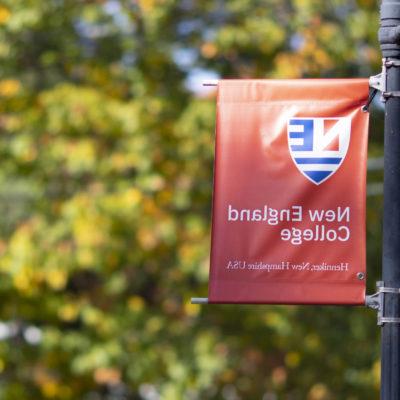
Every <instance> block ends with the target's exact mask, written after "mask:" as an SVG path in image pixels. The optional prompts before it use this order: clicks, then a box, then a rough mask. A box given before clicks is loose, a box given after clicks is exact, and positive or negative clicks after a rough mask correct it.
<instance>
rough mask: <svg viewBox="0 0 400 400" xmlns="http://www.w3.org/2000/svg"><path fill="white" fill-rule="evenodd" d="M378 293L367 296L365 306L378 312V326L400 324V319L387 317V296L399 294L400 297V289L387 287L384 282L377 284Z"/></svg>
mask: <svg viewBox="0 0 400 400" xmlns="http://www.w3.org/2000/svg"><path fill="white" fill-rule="evenodd" d="M376 288H377V290H378V291H377V292H376V293H374V294H372V295H369V296H366V298H365V305H366V306H367V307H368V308H372V309H373V310H377V311H378V325H379V326H382V325H384V324H400V318H395V317H390V316H386V315H385V295H386V294H397V295H398V296H400V288H392V287H387V286H385V283H384V282H383V281H378V282H377V283H376Z"/></svg>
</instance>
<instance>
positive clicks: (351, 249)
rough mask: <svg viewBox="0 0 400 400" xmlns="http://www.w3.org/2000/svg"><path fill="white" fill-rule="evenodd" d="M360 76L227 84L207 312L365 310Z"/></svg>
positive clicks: (221, 98) (221, 88)
mask: <svg viewBox="0 0 400 400" xmlns="http://www.w3.org/2000/svg"><path fill="white" fill-rule="evenodd" d="M367 99H368V80H367V79H315V80H314V79H310V80H222V81H219V84H218V105H217V130H216V131H217V133H216V154H215V171H214V198H213V221H212V246H211V268H210V286H209V302H210V303H266V304H354V305H355V304H364V301H365V269H366V254H365V253H366V251H365V195H366V193H365V186H366V159H367V136H368V132H367V131H368V117H369V114H368V112H363V111H362V106H363V105H364V104H365V103H366V102H367Z"/></svg>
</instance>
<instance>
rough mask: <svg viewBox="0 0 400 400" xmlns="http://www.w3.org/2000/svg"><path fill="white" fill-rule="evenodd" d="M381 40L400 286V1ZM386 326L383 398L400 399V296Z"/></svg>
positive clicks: (386, 260) (389, 243)
mask: <svg viewBox="0 0 400 400" xmlns="http://www.w3.org/2000/svg"><path fill="white" fill-rule="evenodd" d="M380 22H381V26H380V29H379V42H380V46H381V50H382V56H383V64H384V66H383V75H385V76H386V85H385V86H386V87H385V92H384V93H383V99H384V101H385V140H384V155H385V156H384V186H383V193H384V210H383V244H382V245H383V254H382V280H383V283H384V285H385V286H387V287H391V288H399V287H400V0H397V1H396V0H383V1H382V5H381V14H380ZM383 307H384V310H385V311H384V312H385V315H386V316H388V317H389V319H392V320H393V322H392V323H384V324H383V325H382V339H381V340H382V367H381V399H382V400H399V399H400V323H398V322H395V321H398V318H399V317H400V296H399V295H398V294H396V293H395V292H393V293H385V296H384V304H383Z"/></svg>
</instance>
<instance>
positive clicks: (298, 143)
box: [287, 117, 351, 185]
mask: <svg viewBox="0 0 400 400" xmlns="http://www.w3.org/2000/svg"><path fill="white" fill-rule="evenodd" d="M287 132H288V144H289V151H290V155H291V157H292V159H293V162H294V163H295V165H296V167H297V169H298V170H299V171H300V172H301V173H302V174H303V175H304V176H305V177H306V178H307V179H308V180H310V181H311V182H312V183H314V184H316V185H320V184H321V183H323V182H325V181H326V180H327V179H329V178H330V177H331V176H332V175H333V174H334V173H335V172H336V171H337V170H338V169H339V167H340V166H341V164H342V162H343V160H344V159H345V157H346V154H347V150H348V148H349V143H350V134H351V118H350V117H340V118H291V119H289V121H288V129H287Z"/></svg>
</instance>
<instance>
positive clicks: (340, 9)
mask: <svg viewBox="0 0 400 400" xmlns="http://www.w3.org/2000/svg"><path fill="white" fill-rule="evenodd" d="M378 8H379V4H378V1H375V0H357V1H356V0H330V1H318V0H253V1H249V0H229V1H223V0H213V1H212V0H180V1H179V0H140V1H139V0H137V1H134V0H126V1H123V0H120V1H117V0H110V1H106V0H104V1H101V0H97V1H96V0H92V1H90V0H86V1H84V0H75V1H74V0H3V1H1V2H0V399H1V400H25V399H29V400H32V399H56V400H58V399H59V400H75V399H78V400H79V399H83V400H103V399H109V400H122V399H126V400H161V399H162V400H180V399H183V400H208V399H214V400H253V399H255V400H257V399H259V400H336V399H338V400H358V399H362V400H372V399H374V400H375V399H377V398H378V393H379V373H380V369H379V368H380V367H379V353H380V349H379V328H378V327H377V326H376V313H375V312H373V311H372V310H367V309H365V308H362V307H358V308H357V307H356V308H346V307H310V306H308V307H304V306H303V307H301V306H299V307H295V306H291V307H283V306H232V305H231V306H197V305H190V297H191V296H204V297H206V296H207V284H208V268H209V265H208V263H209V261H208V259H209V248H210V210H211V193H212V168H213V151H214V150H213V146H214V145H213V140H214V118H215V99H214V92H213V89H212V88H211V90H210V88H204V87H202V82H203V80H204V79H216V78H219V77H225V78H302V77H304V78H306V77H354V76H360V77H369V76H370V75H375V74H377V73H379V72H380V69H381V68H380V64H381V54H380V50H379V45H378V43H377V30H378V21H379V16H378ZM377 97H378V96H377ZM382 114H383V112H382V105H381V104H380V101H379V99H377V100H376V102H375V103H374V106H373V108H372V110H371V117H372V118H371V129H370V145H369V156H370V161H369V172H368V182H369V184H368V237H367V240H368V272H369V276H368V286H369V292H370V293H372V292H373V291H374V286H375V281H376V280H377V279H378V278H379V276H380V259H381V256H380V251H381V244H380V242H381V232H380V231H381V211H382V196H381V192H382V179H383V177H382V158H381V157H382V143H383V122H382Z"/></svg>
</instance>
